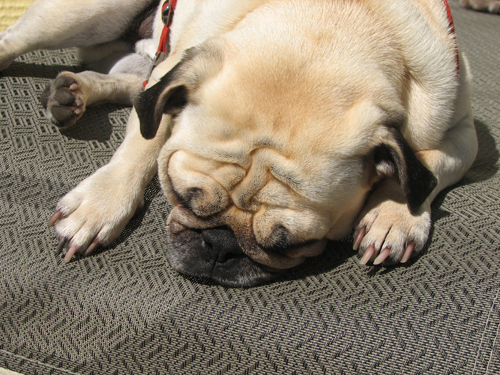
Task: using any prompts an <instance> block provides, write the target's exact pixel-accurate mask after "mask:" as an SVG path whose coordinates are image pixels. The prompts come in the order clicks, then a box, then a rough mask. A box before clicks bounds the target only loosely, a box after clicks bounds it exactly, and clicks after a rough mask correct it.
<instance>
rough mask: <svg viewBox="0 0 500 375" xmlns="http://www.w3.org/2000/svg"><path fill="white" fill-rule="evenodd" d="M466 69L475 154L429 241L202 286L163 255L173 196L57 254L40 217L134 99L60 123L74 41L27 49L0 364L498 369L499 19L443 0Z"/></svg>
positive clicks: (9, 82) (438, 213) (109, 150)
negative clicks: (385, 258)
mask: <svg viewBox="0 0 500 375" xmlns="http://www.w3.org/2000/svg"><path fill="white" fill-rule="evenodd" d="M452 10H453V13H454V16H455V22H456V26H457V30H458V38H459V41H460V43H461V44H462V46H463V48H464V50H465V51H466V52H467V53H468V56H469V58H470V63H471V66H472V70H473V72H474V83H475V92H474V98H473V107H474V112H475V120H476V126H477V130H478V135H479V143H480V150H479V156H478V159H477V160H476V162H475V164H474V166H473V167H472V169H471V170H470V171H469V172H468V173H467V175H466V176H465V178H464V179H463V180H462V181H461V182H460V183H459V184H457V185H456V186H454V187H453V188H451V189H447V190H446V191H445V192H443V193H441V194H440V195H439V196H438V197H437V199H436V202H435V203H434V205H433V208H434V213H433V218H434V221H435V225H434V229H433V232H432V235H431V239H430V245H429V246H428V249H427V250H426V252H425V254H424V255H423V256H422V257H420V258H419V259H417V260H415V261H413V262H412V263H411V264H410V265H408V266H404V267H397V268H393V269H388V270H386V269H383V268H377V267H375V268H368V267H364V266H361V265H359V260H358V258H357V256H356V255H355V253H354V252H353V251H352V250H351V249H350V242H349V241H348V240H347V241H344V242H336V243H333V242H332V243H331V244H330V245H329V248H328V251H326V253H325V254H323V255H322V256H320V257H319V258H317V259H314V260H311V261H309V262H307V263H306V264H305V265H303V266H302V267H300V268H298V269H296V270H294V271H292V272H291V273H290V274H289V275H287V276H286V277H284V278H283V279H281V280H279V281H277V282H274V283H271V284H269V285H264V286H260V287H256V288H251V289H225V288H223V287H220V286H217V285H204V284H199V283H197V282H196V281H194V280H189V279H186V278H184V277H182V276H180V275H179V274H177V273H176V272H175V271H173V270H172V269H171V268H170V267H169V265H168V264H167V261H166V256H165V248H166V241H165V219H166V216H167V214H168V209H169V204H168V202H167V200H166V198H165V197H164V196H163V194H162V192H161V190H160V187H159V183H158V181H157V180H156V179H155V180H154V181H153V182H152V183H151V184H150V185H149V187H148V189H147V193H146V202H147V203H146V206H147V210H146V211H145V212H144V213H143V214H142V215H140V216H139V217H137V218H135V219H134V220H133V221H132V222H131V223H130V224H129V225H128V226H127V228H126V230H125V232H124V233H123V235H122V236H121V237H120V238H119V239H118V240H117V241H116V242H115V243H114V244H112V245H111V246H109V247H108V248H106V249H104V250H102V251H99V252H98V253H97V254H95V255H93V256H91V257H90V258H86V259H79V260H75V261H73V262H71V263H70V264H64V263H63V262H62V260H61V257H60V256H56V255H55V254H54V249H55V246H56V244H57V241H56V239H55V237H54V233H53V231H52V230H51V229H49V228H48V227H47V219H48V218H49V216H50V215H51V213H52V210H53V208H54V206H55V204H56V202H57V201H58V199H59V198H60V197H61V196H62V195H63V194H64V193H66V192H67V191H69V190H70V189H71V188H73V187H74V186H75V185H76V184H77V183H78V182H79V181H81V180H82V179H83V178H85V177H86V176H88V175H90V174H91V173H92V172H93V171H95V170H96V169H97V168H99V167H100V166H102V165H104V164H105V163H106V162H107V161H108V160H109V159H110V157H111V155H112V154H113V152H114V150H116V148H117V147H118V145H119V144H120V142H121V141H122V140H123V134H124V129H125V122H126V119H127V115H128V113H129V111H130V109H129V108H124V107H120V106H113V105H104V106H101V107H98V108H94V109H93V110H92V111H89V112H88V113H86V114H85V116H84V118H83V119H82V120H81V122H80V127H79V130H74V131H72V132H69V131H67V132H64V133H62V132H60V131H59V130H57V129H56V128H55V127H54V126H52V125H51V124H50V122H49V121H47V120H46V119H45V118H44V115H43V112H42V108H41V106H40V105H39V102H38V97H39V96H40V94H41V92H42V91H43V88H44V87H45V85H46V83H47V82H48V80H49V79H50V78H53V77H54V76H55V75H56V73H57V72H58V71H60V70H63V69H66V70H68V69H69V70H74V71H77V70H80V69H81V67H80V66H79V65H78V61H77V59H76V56H75V54H74V51H73V50H64V51H55V52H47V51H40V52H34V53H30V54H28V55H26V56H23V57H20V58H19V59H18V60H17V61H16V62H15V63H14V64H13V65H12V66H11V67H10V68H9V69H7V70H6V71H4V72H3V73H1V74H0V367H4V368H8V369H11V370H14V371H18V372H22V373H24V374H49V373H50V374H77V373H80V374H163V373H172V374H195V373H199V374H264V373H278V374H292V373H296V374H306V373H312V374H322V373H325V374H355V373H359V374H376V373H379V374H391V373H394V374H424V373H425V374H452V373H453V374H465V373H467V374H496V373H500V350H499V348H500V339H499V338H498V333H499V329H500V300H499V295H500V294H499V293H500V274H499V268H500V229H499V222H500V204H499V201H500V193H499V186H500V177H499V174H498V165H499V163H498V159H499V151H498V144H499V142H500V124H499V123H500V121H499V119H500V69H499V67H498V63H499V61H500V53H499V51H500V49H499V48H498V47H499V44H498V35H499V33H500V17H498V16H494V15H489V14H482V13H475V12H472V11H466V10H463V9H459V8H458V7H457V6H456V4H455V3H452Z"/></svg>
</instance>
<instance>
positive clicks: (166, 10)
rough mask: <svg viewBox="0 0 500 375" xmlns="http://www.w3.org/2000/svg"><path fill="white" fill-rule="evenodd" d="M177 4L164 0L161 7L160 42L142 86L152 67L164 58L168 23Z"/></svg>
mask: <svg viewBox="0 0 500 375" xmlns="http://www.w3.org/2000/svg"><path fill="white" fill-rule="evenodd" d="M176 5H177V0H165V2H164V3H163V5H162V7H161V20H162V21H163V30H162V32H161V37H160V43H159V44H158V50H157V51H156V55H155V58H154V61H153V66H152V67H151V71H150V72H149V75H148V79H147V80H146V81H144V82H143V83H142V86H143V87H146V85H147V84H148V80H149V76H150V75H151V72H152V71H153V69H154V68H156V67H157V66H158V65H159V64H160V63H161V62H162V61H163V60H165V59H166V57H167V55H168V52H169V50H170V46H169V44H168V37H169V36H170V25H172V19H173V18H174V10H175V6H176Z"/></svg>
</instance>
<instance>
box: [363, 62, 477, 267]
mask: <svg viewBox="0 0 500 375" xmlns="http://www.w3.org/2000/svg"><path fill="white" fill-rule="evenodd" d="M461 66H462V67H463V68H462V70H461V72H460V77H459V78H460V86H459V87H460V92H459V94H458V96H457V98H456V100H455V103H454V108H455V113H454V115H453V118H452V119H451V124H452V125H451V126H450V128H449V129H448V131H446V133H445V134H444V135H443V139H442V140H441V142H440V144H439V146H438V147H437V148H434V149H429V150H422V151H418V152H416V156H417V158H418V159H419V160H420V161H421V162H422V163H423V165H424V166H425V167H426V168H427V169H428V170H430V171H431V172H432V174H433V175H434V176H435V177H436V180H437V184H436V186H435V188H434V189H433V190H432V191H431V192H430V194H429V195H428V196H427V198H426V199H425V200H424V202H423V203H422V204H421V205H420V206H419V207H417V208H416V209H414V210H413V211H410V209H409V207H408V201H407V199H406V198H405V196H404V195H405V194H404V192H403V189H402V187H401V184H400V183H399V182H398V181H397V180H395V179H388V180H386V181H384V182H382V183H381V184H380V185H379V186H378V187H377V188H376V189H375V190H374V191H373V192H372V193H371V194H370V196H369V198H368V200H367V203H366V205H365V207H364V208H363V210H362V211H361V213H360V215H359V218H358V224H357V226H356V231H355V235H354V246H353V247H354V249H355V250H358V251H359V253H360V255H361V263H362V264H367V263H368V262H370V261H371V262H373V263H374V264H376V265H377V264H386V265H389V264H395V263H399V262H402V263H405V262H407V261H408V260H409V259H410V258H411V257H412V256H413V255H414V254H416V253H418V252H419V251H421V250H422V249H423V247H424V245H425V243H426V242H427V239H428V237H429V231H430V228H431V203H432V201H433V200H434V198H435V197H436V195H437V194H438V193H439V192H440V191H442V190H443V189H444V188H446V187H448V186H450V185H452V184H454V183H456V182H458V181H459V180H460V179H461V178H462V176H463V175H464V174H465V172H466V171H467V169H469V168H470V166H471V165H472V163H473V162H474V159H475V158H476V154H477V147H478V146H477V136H476V130H475V127H474V120H473V116H472V110H471V106H470V99H469V96H470V85H469V82H468V66H467V63H466V61H465V60H461Z"/></svg>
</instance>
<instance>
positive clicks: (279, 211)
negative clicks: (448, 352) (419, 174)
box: [135, 37, 404, 286]
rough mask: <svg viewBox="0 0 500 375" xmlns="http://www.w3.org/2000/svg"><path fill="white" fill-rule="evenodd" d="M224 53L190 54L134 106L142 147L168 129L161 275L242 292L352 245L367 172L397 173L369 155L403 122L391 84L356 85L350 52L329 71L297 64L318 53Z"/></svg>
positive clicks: (161, 168) (222, 44)
mask: <svg viewBox="0 0 500 375" xmlns="http://www.w3.org/2000/svg"><path fill="white" fill-rule="evenodd" d="M236 39H238V38H236ZM239 39H241V37H239ZM229 42H230V41H229ZM229 42H228V41H218V42H213V43H211V44H207V45H205V46H203V47H201V48H196V49H193V50H190V51H189V52H188V54H187V55H186V57H185V59H184V60H183V61H182V62H181V63H180V64H179V65H177V66H176V67H175V68H174V69H173V70H171V71H170V72H169V73H168V74H166V75H165V76H163V77H162V78H161V79H160V80H159V82H158V83H157V84H156V85H155V86H153V87H152V88H151V89H149V90H147V91H146V92H144V93H143V94H141V96H140V97H139V99H138V100H137V102H136V104H135V107H136V109H137V112H138V114H139V118H140V120H141V131H142V133H143V135H144V136H145V137H146V138H152V137H154V136H155V134H156V130H157V128H158V126H159V124H160V123H162V126H171V136H170V138H169V139H168V141H167V142H166V144H165V145H164V147H163V149H162V151H161V154H160V157H159V159H158V173H159V177H160V181H161V184H162V187H163V190H164V191H165V193H166V195H167V196H168V198H169V200H170V201H171V203H172V204H173V205H174V209H173V210H172V212H171V213H170V216H169V218H168V223H167V226H168V236H169V238H168V243H169V246H168V257H169V261H170V264H171V265H172V266H173V267H174V268H175V269H177V270H178V271H180V272H181V273H183V274H186V275H190V276H195V277H204V278H210V279H212V280H214V281H216V282H218V283H220V284H223V285H227V286H251V285H256V284H259V283H262V282H265V281H267V280H270V279H272V278H273V277H275V276H276V275H278V274H279V273H280V272H282V271H283V270H286V269H289V268H292V267H295V266H297V265H299V264H301V263H302V262H304V260H305V259H307V258H308V257H313V256H317V255H318V254H320V253H321V252H322V251H323V250H324V248H325V246H326V241H327V240H328V239H341V238H343V237H344V236H346V235H348V234H350V232H351V230H352V226H353V223H354V221H355V220H356V217H357V214H358V213H359V211H360V209H361V208H362V206H363V203H364V201H365V199H366V196H367V194H368V192H369V190H370V188H371V186H372V185H373V183H374V182H375V181H376V180H377V178H378V174H379V173H378V172H377V165H376V164H377V163H382V162H384V163H386V164H387V162H389V163H393V162H394V160H389V161H387V160H386V161H383V160H382V159H383V158H380V157H378V158H377V157H375V156H374V155H375V154H376V152H375V151H374V150H375V149H377V147H380V145H381V144H382V143H383V142H385V141H384V139H388V140H389V141H391V139H390V135H391V134H392V133H391V132H390V131H387V127H386V126H385V124H387V123H394V122H397V121H403V120H404V116H402V115H401V112H402V110H401V109H400V108H401V107H400V106H399V104H398V103H397V100H396V99H394V98H397V97H398V95H399V94H400V93H397V92H394V91H393V89H392V86H393V82H388V81H387V79H386V77H384V76H383V74H380V72H378V71H373V72H371V73H372V74H366V75H361V76H360V75H359V71H361V70H364V71H367V70H368V69H369V68H368V67H361V69H360V64H362V61H364V60H363V58H360V56H359V55H358V56H356V54H355V53H351V51H345V56H340V58H341V59H343V60H342V61H343V64H344V65H345V66H343V67H340V68H337V67H335V66H334V65H332V64H333V63H332V61H327V60H325V59H317V60H314V58H313V59H309V60H307V61H306V60H304V58H303V57H301V56H308V58H309V57H310V56H312V55H314V52H313V51H314V50H317V49H318V48H317V46H311V48H312V50H311V52H307V51H304V54H297V53H296V52H294V51H296V50H297V49H296V48H289V46H285V47H284V48H279V46H278V47H276V48H277V50H272V49H269V48H268V49H265V48H261V47H260V46H257V47H255V49H252V48H251V46H249V45H247V46H245V50H244V53H243V51H240V50H239V48H238V46H237V45H235V44H233V45H231V48H228V47H227V45H226V44H227V43H229ZM301 48H302V50H304V48H305V47H304V46H302V47H301ZM252 51H253V52H252ZM370 53H376V51H375V52H370ZM337 55H338V54H337ZM351 55H352V57H351ZM349 59H350V60H349ZM315 61H316V62H315ZM325 64H326V65H325ZM395 65H396V64H395ZM401 75H402V74H401ZM393 76H394V77H397V72H395V73H394V72H393ZM394 79H395V78H394ZM164 114H166V115H164ZM162 116H163V117H162ZM169 124H171V125H169ZM384 137H385V138H384ZM392 141H393V143H394V139H392ZM388 147H389V146H388ZM396 148H397V146H396ZM382 154H383V155H394V154H395V153H391V152H385V153H382ZM392 159H394V158H392ZM382 169H383V168H382ZM385 169H386V170H388V169H390V168H385ZM396 169H397V168H393V170H396Z"/></svg>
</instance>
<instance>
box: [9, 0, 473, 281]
mask: <svg viewBox="0 0 500 375" xmlns="http://www.w3.org/2000/svg"><path fill="white" fill-rule="evenodd" d="M174 5H176V7H175V10H174V11H173V6H174ZM172 13H173V18H172ZM172 19H173V21H172ZM164 23H165V24H166V25H167V26H165V25H164ZM166 27H167V28H168V32H169V34H168V38H167V39H168V40H167V44H168V46H167V47H165V49H168V51H166V52H163V51H162V47H161V44H162V43H164V42H165V30H166ZM162 35H163V36H162ZM160 40H163V42H162V43H160ZM164 44H165V43H164ZM158 45H160V47H158ZM71 46H76V47H78V48H79V53H80V56H81V58H82V60H84V61H86V62H87V63H89V67H92V69H93V71H90V70H89V71H83V72H80V73H71V72H62V73H60V74H59V76H58V77H57V78H56V79H55V80H54V82H52V83H51V84H50V85H49V87H48V88H47V90H46V91H45V92H44V94H43V98H42V102H43V104H44V105H45V106H46V108H47V115H48V116H49V118H51V120H52V121H53V122H54V123H55V124H56V125H58V126H62V127H66V126H78V122H77V120H78V118H79V117H80V116H81V114H82V113H83V111H84V110H86V108H87V107H90V106H92V105H93V104H95V103H100V102H115V103H126V104H133V105H134V107H133V109H132V112H131V115H130V118H129V120H128V123H127V128H126V136H125V139H124V141H123V143H122V144H121V145H120V147H119V148H118V149H117V151H116V153H115V154H114V155H113V157H112V158H111V160H110V162H109V164H107V165H105V166H104V167H102V168H100V169H99V170H97V171H96V172H95V173H94V174H93V175H91V176H90V177H88V178H87V179H85V180H83V181H82V182H81V183H80V184H79V185H78V186H76V187H75V188H74V189H73V190H72V191H70V192H69V193H67V194H66V195H65V196H64V197H63V198H62V199H61V200H60V201H59V203H58V204H57V207H56V210H55V213H54V215H53V216H52V217H51V218H50V220H49V224H50V225H53V226H54V227H55V231H56V234H57V236H58V238H59V239H60V243H59V246H58V249H59V250H63V249H66V255H65V260H66V261H69V260H70V259H71V258H72V257H73V255H74V254H81V255H85V256H86V255H89V254H91V253H92V252H93V251H94V250H95V249H96V248H97V247H98V246H101V245H108V244H110V243H111V242H112V241H113V240H114V239H116V238H117V237H118V235H119V234H120V233H121V232H122V230H123V228H124V227H125V225H126V224H127V222H128V221H129V220H130V219H131V217H132V216H133V215H134V213H135V212H136V211H137V210H139V209H140V208H141V207H142V204H143V201H144V190H145V187H146V185H147V184H148V183H149V182H150V181H151V179H152V178H153V176H154V175H155V174H156V173H157V172H158V175H159V180H160V182H161V186H162V189H163V191H164V192H165V194H166V195H167V197H168V199H169V201H170V202H171V203H172V205H173V207H174V208H173V209H172V211H171V212H170V214H169V217H168V220H167V223H166V225H167V239H166V242H167V244H168V246H167V249H166V252H167V257H168V260H169V262H170V265H171V266H172V267H173V268H174V269H176V270H178V271H179V272H181V273H182V274H185V275H188V276H193V277H200V278H208V279H211V280H213V281H215V282H217V283H220V284H222V285H225V286H244V287H247V286H253V285H257V284H260V283H264V282H268V281H269V280H272V279H273V278H275V277H276V276H277V275H280V274H281V273H282V272H284V271H286V270H288V269H290V268H292V267H296V266H298V265H300V264H301V263H303V262H304V261H305V260H306V259H307V258H310V257H314V256H317V255H319V254H321V253H322V252H323V251H324V249H325V246H326V243H327V241H328V240H340V239H342V238H344V237H346V236H349V235H351V234H352V235H353V248H354V250H356V251H358V252H359V255H360V263H361V264H363V265H365V264H373V265H381V264H382V265H393V264H398V263H405V262H407V261H408V260H409V259H410V258H412V257H413V256H415V255H416V254H418V253H419V252H421V251H422V249H423V248H424V245H425V244H426V242H427V239H428V236H429V231H430V228H431V202H432V201H433V199H434V198H435V197H436V195H437V194H438V193H439V192H440V191H441V190H442V189H443V188H445V187H447V186H450V185H452V184H454V183H455V182H457V181H458V180H460V179H461V178H462V176H463V175H464V173H465V171H466V170H467V169H468V168H469V167H470V166H471V164H472V162H473V161H474V159H475V156H476V153H477V140H476V132H475V128H474V124H473V116H472V111H471V106H470V99H469V96H470V78H469V68H468V65H467V61H466V59H465V57H464V56H463V55H462V54H461V52H460V51H459V50H458V47H457V42H456V38H455V34H454V29H453V23H452V20H451V13H450V11H449V7H448V4H447V3H446V2H445V1H443V0H425V1H424V0H401V1H386V0H361V1H352V0H307V1H296V0H246V1H234V0H217V1H214V0H178V2H177V3H175V2H173V1H172V2H169V1H167V2H166V3H165V4H160V3H158V2H157V1H150V0H133V1H132V0H123V1H107V2H103V1H101V0H83V1H82V0H80V1H75V0H38V1H36V2H35V3H34V4H33V5H32V6H31V7H30V8H29V9H28V11H27V12H26V14H25V15H24V16H22V17H21V19H20V20H19V22H18V23H17V24H15V25H14V26H12V27H11V28H9V29H8V30H7V31H6V32H4V33H2V34H1V35H0V67H2V68H6V67H7V66H8V65H9V64H10V63H11V62H12V61H13V60H14V59H15V58H16V57H17V56H19V55H21V54H22V53H26V52H28V51H31V50H34V49H38V48H64V47H71ZM168 47H169V48H168ZM155 54H156V56H157V58H156V61H155V62H154V64H153V70H152V74H151V76H150V77H149V81H148V82H147V84H146V87H145V89H143V82H144V81H145V80H147V79H148V73H149V71H150V69H151V65H152V63H153V61H154V60H155V57H154V56H155ZM167 54H168V57H166V58H165V59H163V58H159V57H162V56H164V55H165V56H166V55H167ZM75 123H76V125H74V124H75Z"/></svg>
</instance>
